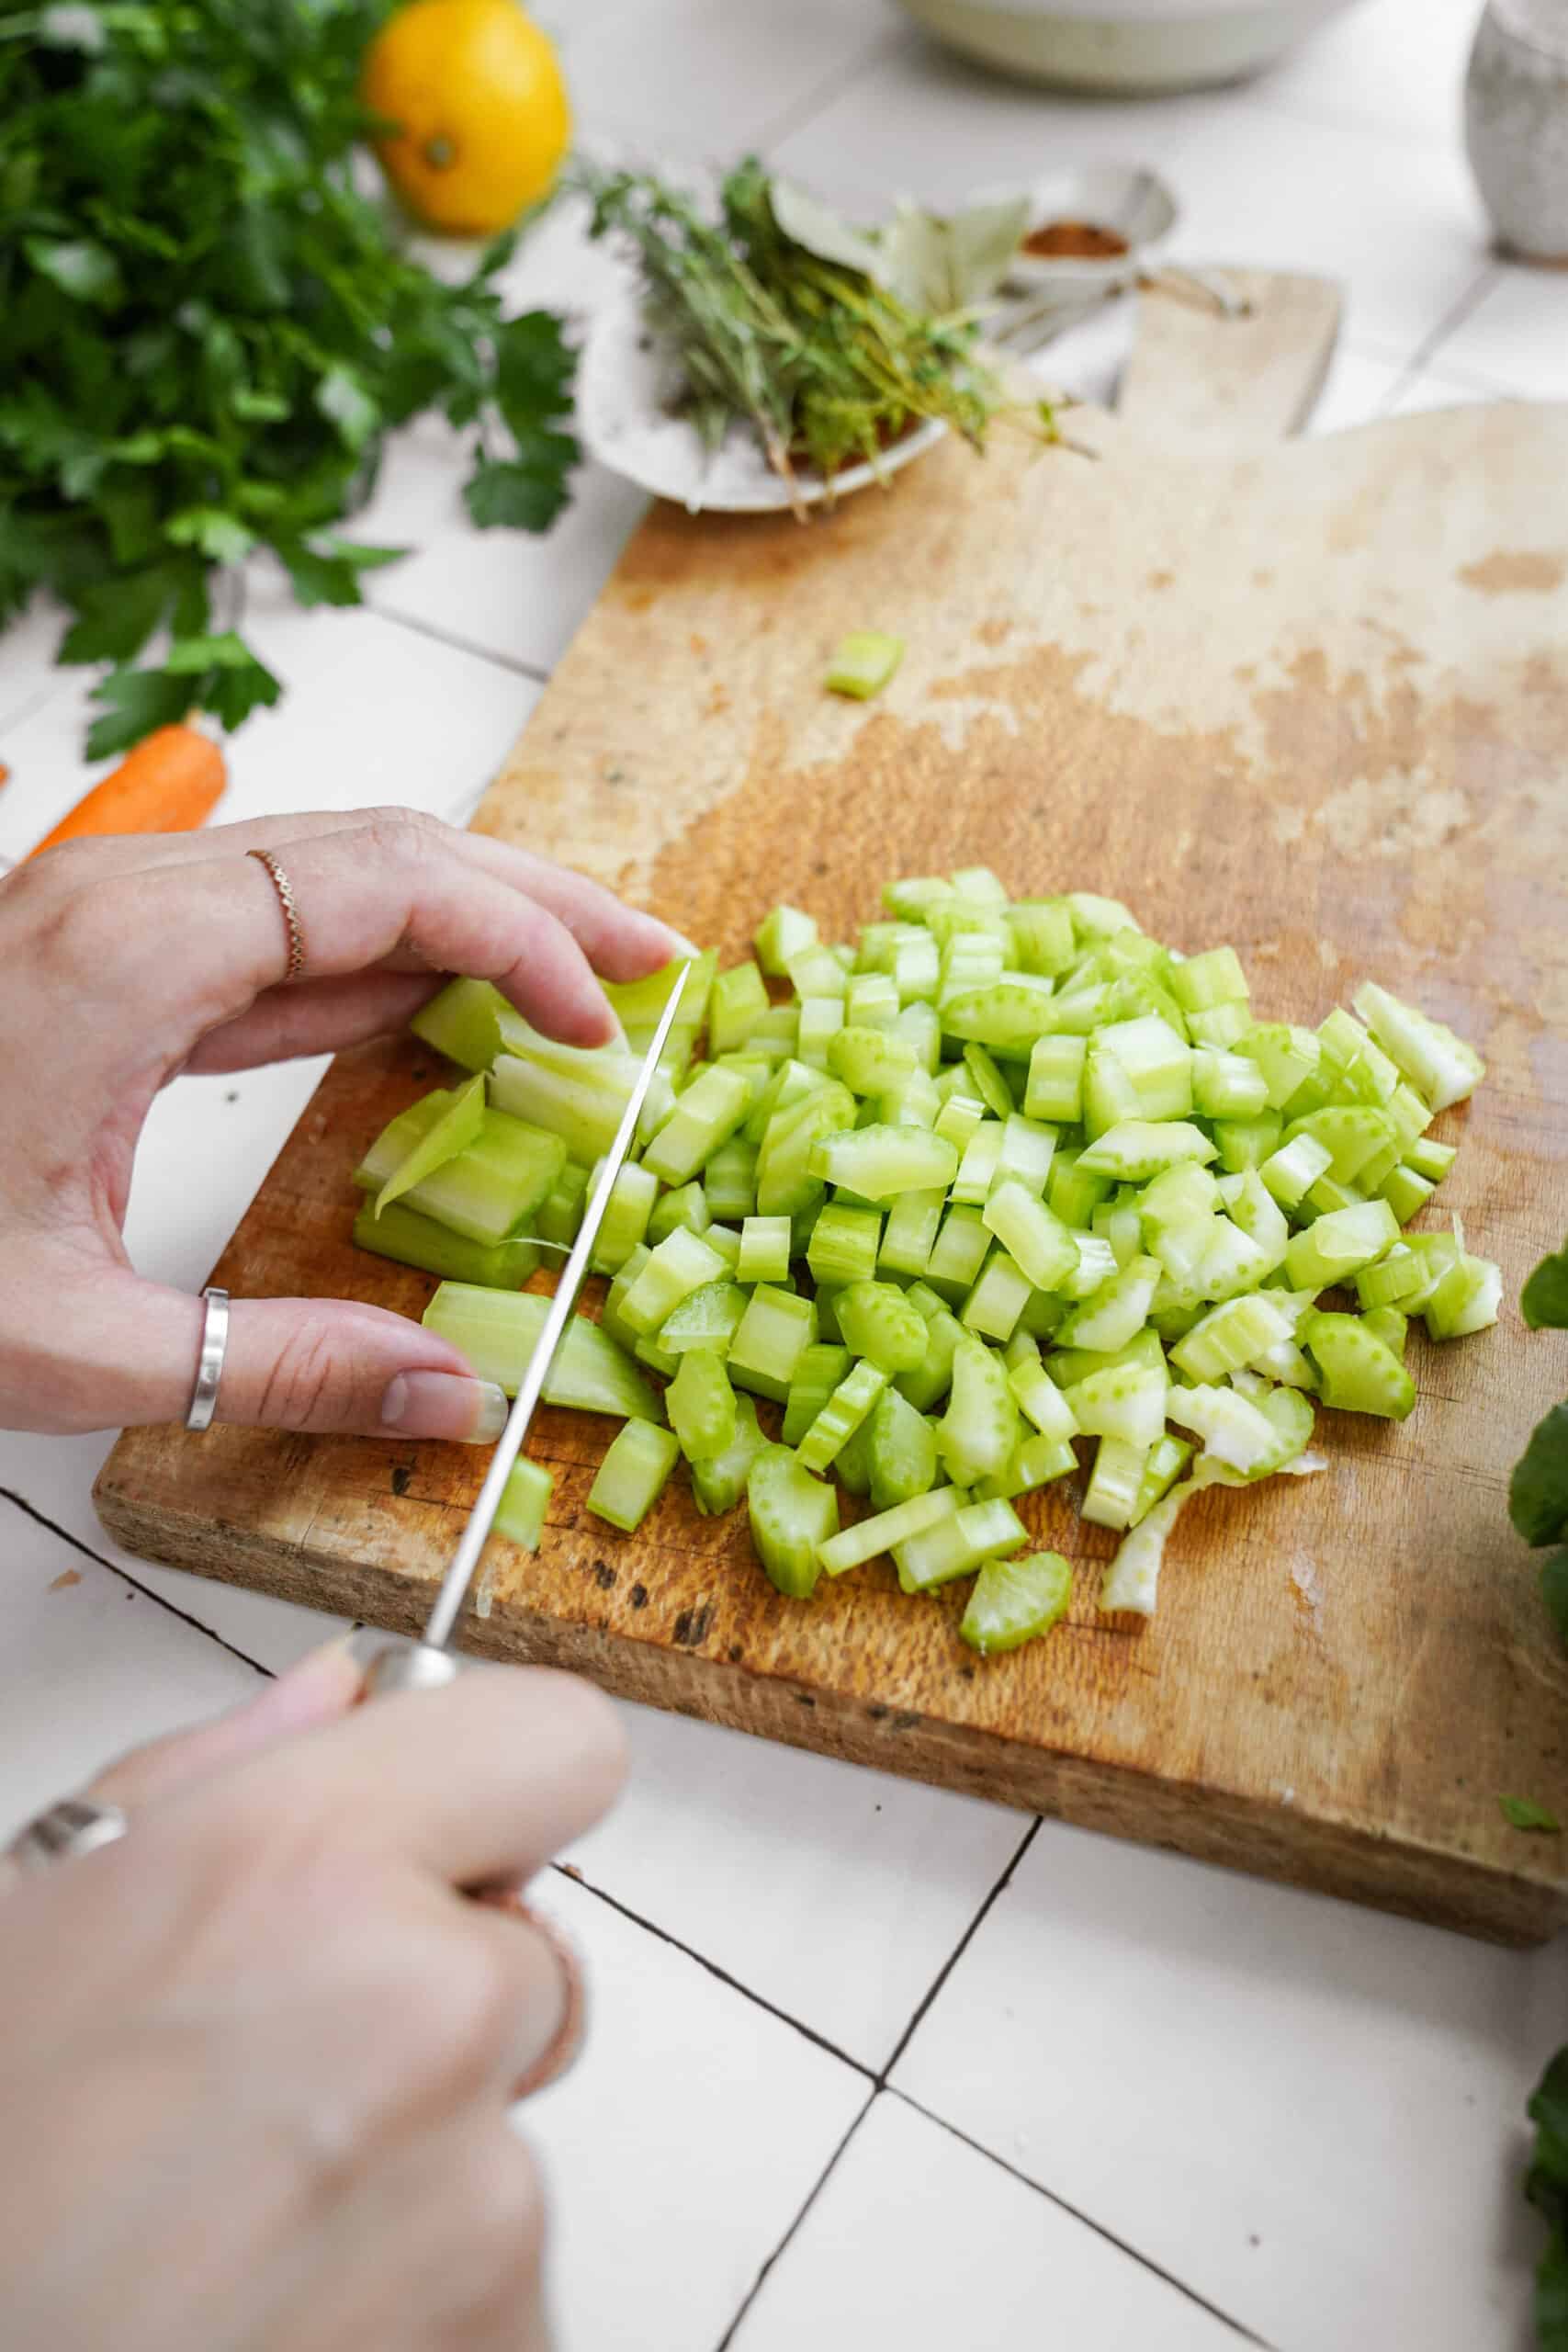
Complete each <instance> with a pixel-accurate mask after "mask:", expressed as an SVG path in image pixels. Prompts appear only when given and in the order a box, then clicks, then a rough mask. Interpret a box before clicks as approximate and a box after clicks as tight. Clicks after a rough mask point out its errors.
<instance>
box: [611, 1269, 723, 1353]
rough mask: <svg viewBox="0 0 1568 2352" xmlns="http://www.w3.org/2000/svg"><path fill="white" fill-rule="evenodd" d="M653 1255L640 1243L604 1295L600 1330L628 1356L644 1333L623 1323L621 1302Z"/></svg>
mask: <svg viewBox="0 0 1568 2352" xmlns="http://www.w3.org/2000/svg"><path fill="white" fill-rule="evenodd" d="M652 1255H653V1252H652V1250H650V1249H649V1247H648V1245H647V1243H646V1242H643V1243H639V1245H638V1246H637V1249H635V1250H633V1251H632V1254H631V1256H630V1257H629V1258H628V1259H627V1260H626V1264H625V1265H624V1266H623V1267H622V1268H621V1271H620V1272H619V1273H618V1274H615V1275H614V1276H612V1278H611V1282H610V1287H609V1289H608V1290H607V1291H606V1292H605V1294H604V1306H602V1307H601V1308H600V1310H599V1328H600V1329H601V1330H602V1331H604V1332H605V1333H607V1335H608V1336H609V1337H610V1338H611V1339H612V1340H615V1344H616V1346H617V1347H621V1348H625V1349H626V1352H627V1354H628V1355H629V1354H630V1353H631V1352H632V1351H634V1350H635V1348H636V1347H637V1341H638V1340H640V1339H641V1337H642V1333H641V1332H640V1331H634V1330H633V1329H632V1328H631V1325H630V1324H629V1323H623V1321H622V1320H621V1301H622V1300H623V1299H624V1298H625V1296H626V1293H627V1291H629V1290H630V1288H631V1286H632V1284H633V1283H635V1282H636V1280H637V1276H638V1274H640V1273H641V1272H642V1270H643V1268H644V1267H645V1266H646V1265H647V1263H648V1261H649V1259H650V1258H651V1257H652ZM707 1336H708V1335H707V1333H706V1332H705V1333H704V1335H703V1340H704V1344H705V1345H706V1344H707Z"/></svg>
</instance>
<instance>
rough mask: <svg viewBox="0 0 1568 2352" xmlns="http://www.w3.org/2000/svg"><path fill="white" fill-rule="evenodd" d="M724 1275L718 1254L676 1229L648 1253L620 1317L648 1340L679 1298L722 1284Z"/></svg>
mask: <svg viewBox="0 0 1568 2352" xmlns="http://www.w3.org/2000/svg"><path fill="white" fill-rule="evenodd" d="M727 1272H728V1268H727V1267H726V1265H725V1261H724V1260H723V1259H722V1258H721V1257H720V1256H719V1254H718V1251H717V1250H715V1249H713V1248H711V1247H710V1245H709V1244H708V1243H707V1242H705V1240H704V1239H703V1238H702V1237H701V1235H700V1234H696V1233H693V1232H691V1231H690V1230H689V1229H688V1228H687V1227H685V1226H678V1227H676V1229H675V1231H674V1232H673V1233H670V1234H667V1235H666V1236H665V1238H664V1239H663V1240H662V1241H660V1243H659V1245H658V1246H657V1248H656V1249H655V1250H653V1251H652V1252H651V1253H650V1255H649V1261H648V1263H647V1264H646V1265H645V1266H644V1268H643V1270H642V1272H640V1273H639V1274H638V1276H637V1280H636V1282H634V1283H633V1284H632V1286H631V1288H630V1289H629V1290H628V1291H627V1293H626V1297H625V1298H624V1299H623V1300H622V1302H621V1314H622V1317H623V1318H624V1320H625V1321H626V1323H627V1324H628V1325H629V1327H630V1328H631V1329H632V1330H634V1331H637V1332H641V1333H642V1334H643V1335H644V1337H649V1336H651V1335H652V1333H653V1332H655V1331H657V1330H658V1329H659V1328H660V1324H662V1323H664V1322H665V1321H667V1320H668V1318H669V1317H671V1315H673V1313H674V1312H675V1309H676V1308H677V1307H678V1306H680V1304H681V1301H682V1299H683V1298H686V1297H689V1296H690V1295H691V1293H692V1292H693V1291H694V1290H700V1289H701V1287H702V1286H703V1284H704V1283H716V1282H722V1281H724V1279H725V1277H726V1274H727Z"/></svg>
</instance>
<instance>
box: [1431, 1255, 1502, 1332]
mask: <svg viewBox="0 0 1568 2352" xmlns="http://www.w3.org/2000/svg"><path fill="white" fill-rule="evenodd" d="M1502 1295H1503V1275H1502V1270H1501V1268H1500V1267H1498V1266H1495V1265H1494V1264H1493V1262H1492V1261H1491V1259H1489V1258H1472V1256H1471V1254H1470V1252H1469V1251H1468V1250H1465V1251H1462V1252H1461V1256H1460V1259H1459V1261H1458V1263H1457V1264H1456V1265H1454V1266H1452V1267H1450V1269H1449V1271H1448V1272H1446V1273H1445V1274H1444V1275H1443V1277H1442V1279H1441V1281H1440V1282H1439V1283H1438V1285H1437V1287H1436V1288H1435V1290H1434V1291H1433V1293H1432V1295H1431V1297H1430V1298H1429V1299H1428V1300H1427V1305H1426V1308H1425V1315H1426V1321H1427V1338H1428V1339H1429V1340H1459V1339H1462V1338H1463V1337H1464V1336H1465V1334H1466V1333H1467V1332H1471V1331H1484V1330H1485V1329H1487V1328H1488V1326H1489V1325H1491V1324H1493V1323H1495V1321H1496V1320H1497V1308H1498V1305H1499V1303H1500V1301H1501V1299H1502Z"/></svg>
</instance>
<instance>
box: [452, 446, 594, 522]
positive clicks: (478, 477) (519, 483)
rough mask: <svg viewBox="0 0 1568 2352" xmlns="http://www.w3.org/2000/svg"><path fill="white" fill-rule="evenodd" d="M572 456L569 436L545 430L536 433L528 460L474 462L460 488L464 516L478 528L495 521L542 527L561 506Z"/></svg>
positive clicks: (573, 455) (575, 455)
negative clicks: (483, 463)
mask: <svg viewBox="0 0 1568 2352" xmlns="http://www.w3.org/2000/svg"><path fill="white" fill-rule="evenodd" d="M576 458H577V444H576V442H575V441H574V440H573V439H572V438H571V436H570V434H567V433H547V434H539V435H536V436H535V448H534V454H533V455H532V456H530V457H529V458H518V459H515V460H513V461H512V462H510V463H505V464H502V463H501V462H493V463H489V464H485V465H480V466H477V467H476V468H475V469H474V472H473V474H472V476H471V477H470V479H469V481H468V485H467V487H466V488H465V490H464V492H463V503H464V505H465V506H466V507H467V508H468V515H469V519H470V520H471V521H472V522H473V523H475V524H476V525H477V526H478V527H479V529H480V530H481V531H491V530H494V529H495V528H496V526H498V525H506V526H510V527H511V528H512V529H513V530H517V531H547V530H548V529H549V526H550V525H551V524H552V523H553V522H554V521H555V519H556V516H557V515H558V514H559V513H560V511H561V508H562V507H563V506H564V505H565V504H566V502H567V487H566V477H567V471H568V469H569V468H570V466H572V465H573V464H574V463H575V462H576Z"/></svg>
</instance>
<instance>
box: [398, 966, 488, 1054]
mask: <svg viewBox="0 0 1568 2352" xmlns="http://www.w3.org/2000/svg"><path fill="white" fill-rule="evenodd" d="M503 1007H505V1008H506V1009H507V1010H508V1011H510V1010H511V1008H510V1007H509V1006H507V1003H506V999H505V998H504V997H503V996H502V993H501V990H500V989H498V988H493V987H492V986H491V983H490V981H489V980H448V981H447V983H446V987H445V988H444V989H442V990H441V991H440V993H439V994H438V995H436V996H433V997H432V998H431V1000H430V1002H429V1003H428V1004H426V1005H422V1006H421V1007H420V1010H419V1011H418V1012H416V1013H415V1014H414V1016H413V1019H412V1021H411V1022H410V1023H409V1027H410V1028H411V1029H412V1032H413V1034H414V1035H415V1036H416V1037H423V1040H424V1042H425V1044H426V1045H427V1046H434V1048H435V1050H436V1052H437V1053H438V1054H445V1055H446V1058H447V1060H448V1061H451V1062H456V1063H457V1065H458V1067H459V1068H460V1069H469V1070H479V1069H489V1068H490V1066H491V1062H492V1061H494V1059H495V1057H496V1056H497V1054H498V1053H499V1052H500V1051H501V1029H500V1025H499V1023H498V1021H497V1019H496V1015H497V1013H498V1012H500V1011H501V1010H502V1008H503Z"/></svg>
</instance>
